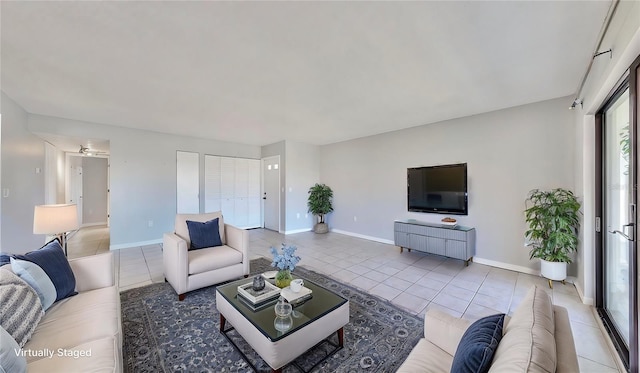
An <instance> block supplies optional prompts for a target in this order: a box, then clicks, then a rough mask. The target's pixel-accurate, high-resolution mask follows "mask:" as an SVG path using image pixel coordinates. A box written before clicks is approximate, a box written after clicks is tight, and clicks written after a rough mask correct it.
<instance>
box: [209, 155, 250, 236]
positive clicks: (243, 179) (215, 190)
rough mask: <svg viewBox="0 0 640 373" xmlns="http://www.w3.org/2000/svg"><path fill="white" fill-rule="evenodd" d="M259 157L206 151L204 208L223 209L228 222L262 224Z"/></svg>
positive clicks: (236, 224) (248, 225)
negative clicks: (230, 155)
mask: <svg viewBox="0 0 640 373" xmlns="http://www.w3.org/2000/svg"><path fill="white" fill-rule="evenodd" d="M260 209H261V205H260V160H257V159H248V158H230V157H219V156H213V155H205V212H213V211H222V214H223V215H224V220H225V222H226V223H229V224H232V225H235V226H237V227H240V228H257V227H259V226H260V216H261V211H260Z"/></svg>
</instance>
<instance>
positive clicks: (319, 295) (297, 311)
mask: <svg viewBox="0 0 640 373" xmlns="http://www.w3.org/2000/svg"><path fill="white" fill-rule="evenodd" d="M249 281H250V280H248V279H243V280H239V281H235V282H232V283H229V284H226V285H222V286H218V288H217V289H216V304H217V308H218V311H219V312H220V332H221V333H223V335H225V337H227V339H228V340H229V342H231V344H233V345H234V347H235V348H236V349H237V350H238V351H239V352H240V353H241V354H242V356H243V358H244V359H245V361H247V363H248V364H249V365H250V366H251V367H252V368H253V369H254V370H255V367H254V366H253V365H252V364H251V363H250V362H249V361H248V359H247V358H246V356H245V355H244V354H243V353H242V351H240V349H239V348H238V346H236V344H235V343H234V342H233V341H232V340H231V338H229V337H228V336H227V334H226V333H227V332H229V331H231V330H233V329H235V330H236V331H237V332H238V334H240V335H241V336H242V338H244V340H245V341H246V342H247V343H248V344H249V345H250V346H251V347H252V348H253V349H254V350H255V351H256V352H257V353H258V355H260V357H261V358H262V359H263V360H264V361H265V362H266V363H267V364H268V365H269V366H270V367H271V369H272V371H273V372H281V371H282V368H283V367H284V366H285V365H287V364H289V363H290V362H292V361H293V360H295V359H296V358H297V357H298V356H300V355H302V354H303V353H305V352H306V351H307V350H309V349H310V348H312V347H314V346H315V345H317V344H318V343H320V342H322V341H324V340H325V339H327V338H328V337H330V336H331V335H332V334H333V333H337V334H338V344H337V345H335V344H334V347H336V348H335V350H334V351H333V353H335V352H337V351H338V350H340V349H341V348H342V347H343V345H344V332H343V327H344V326H345V325H346V324H347V323H348V322H349V301H348V300H346V299H345V298H343V297H341V296H339V295H337V294H334V293H332V292H330V291H328V290H326V289H324V288H323V287H321V286H318V285H316V284H314V283H312V282H311V281H307V280H305V286H306V287H308V288H309V289H311V290H312V291H313V297H312V298H311V299H309V300H307V301H305V302H304V303H303V304H301V305H299V306H296V307H295V308H294V312H293V314H292V318H291V327H290V328H289V329H287V330H286V331H279V330H277V329H276V326H275V325H274V320H275V318H276V316H275V313H274V309H273V306H269V307H266V308H264V309H261V310H258V311H253V310H252V309H251V308H250V307H248V306H247V305H246V304H245V303H243V302H242V301H240V300H238V290H237V288H238V286H239V285H242V284H245V283H247V282H249ZM227 321H228V322H229V323H230V324H231V325H232V326H231V327H229V328H227V329H225V327H226V326H227V325H226V323H227ZM332 344H333V343H332ZM333 353H332V354H333ZM329 356H330V355H329ZM327 357H328V356H327Z"/></svg>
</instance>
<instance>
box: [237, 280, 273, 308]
mask: <svg viewBox="0 0 640 373" xmlns="http://www.w3.org/2000/svg"><path fill="white" fill-rule="evenodd" d="M238 295H240V296H242V297H243V298H244V299H246V300H248V301H249V302H251V303H253V304H258V303H263V302H266V301H269V300H271V299H273V298H276V297H278V296H279V295H280V288H279V287H277V286H275V285H274V284H272V283H270V282H269V281H265V282H264V289H262V290H258V291H255V290H253V283H251V282H250V283H247V284H244V285H240V286H238Z"/></svg>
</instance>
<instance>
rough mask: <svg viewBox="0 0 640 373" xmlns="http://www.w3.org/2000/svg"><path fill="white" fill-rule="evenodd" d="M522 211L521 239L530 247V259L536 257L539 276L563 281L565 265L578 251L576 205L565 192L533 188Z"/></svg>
mask: <svg viewBox="0 0 640 373" xmlns="http://www.w3.org/2000/svg"><path fill="white" fill-rule="evenodd" d="M526 205H527V208H526V209H525V210H524V214H525V221H526V222H527V225H528V226H529V229H528V230H527V231H526V232H525V239H526V240H527V241H528V242H529V243H528V244H527V245H528V246H530V247H531V251H530V253H529V254H530V256H529V257H530V258H531V259H533V258H539V259H540V261H541V264H540V270H541V273H542V276H544V277H545V278H547V279H548V280H549V287H553V285H552V283H551V281H552V280H555V281H564V280H565V279H566V278H567V263H571V256H570V254H571V253H574V252H576V251H577V250H578V230H579V229H580V216H579V213H580V202H578V199H577V198H576V196H575V195H574V194H573V193H572V192H571V191H569V190H566V189H562V188H557V189H553V190H550V191H544V190H539V189H534V190H532V191H530V192H529V195H528V196H527V201H526Z"/></svg>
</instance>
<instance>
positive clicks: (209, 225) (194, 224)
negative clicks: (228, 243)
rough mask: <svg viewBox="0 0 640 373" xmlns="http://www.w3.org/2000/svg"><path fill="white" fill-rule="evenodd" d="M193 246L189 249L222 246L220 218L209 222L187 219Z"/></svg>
mask: <svg viewBox="0 0 640 373" xmlns="http://www.w3.org/2000/svg"><path fill="white" fill-rule="evenodd" d="M187 228H188V229H189V238H190V239H191V247H190V248H189V250H198V249H204V248H205V247H214V246H222V240H221V239H220V230H219V228H218V218H215V219H212V220H209V221H207V222H204V223H202V222H199V221H191V220H187Z"/></svg>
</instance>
